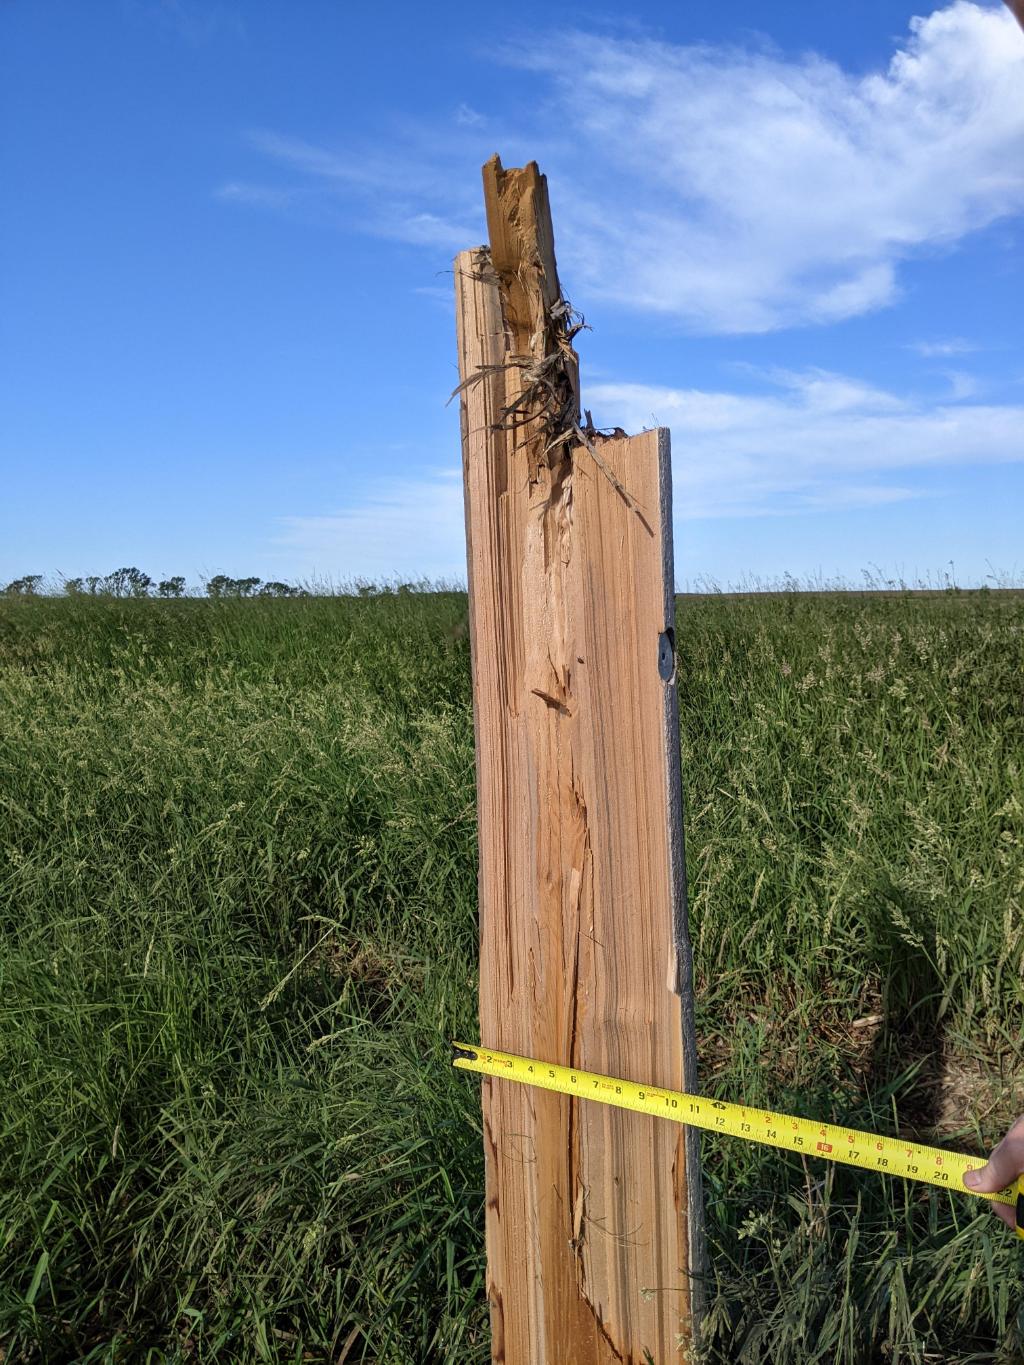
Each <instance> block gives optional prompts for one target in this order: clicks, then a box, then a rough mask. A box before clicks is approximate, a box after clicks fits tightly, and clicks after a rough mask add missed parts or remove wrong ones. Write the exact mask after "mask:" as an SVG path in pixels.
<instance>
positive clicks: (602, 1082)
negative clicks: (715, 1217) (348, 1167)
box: [452, 1043, 1024, 1236]
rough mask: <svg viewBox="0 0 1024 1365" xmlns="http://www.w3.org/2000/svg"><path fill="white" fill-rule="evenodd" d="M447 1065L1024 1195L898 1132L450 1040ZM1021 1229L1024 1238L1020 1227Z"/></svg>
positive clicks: (962, 1159) (814, 1151)
mask: <svg viewBox="0 0 1024 1365" xmlns="http://www.w3.org/2000/svg"><path fill="white" fill-rule="evenodd" d="M452 1049H453V1054H454V1056H453V1065H455V1066H456V1067H458V1068H459V1069H460V1070H462V1071H475V1072H478V1073H479V1074H481V1075H485V1076H497V1077H500V1078H502V1079H504V1080H510V1081H519V1082H521V1083H523V1084H525V1085H533V1086H538V1087H540V1088H541V1089H544V1090H553V1091H557V1092H558V1093H559V1094H562V1095H572V1096H577V1097H579V1098H580V1099H589V1100H593V1101H595V1102H597V1103H598V1104H611V1105H616V1106H617V1107H618V1108H620V1109H632V1110H634V1111H635V1112H637V1113H641V1114H652V1115H654V1116H655V1117H660V1118H669V1119H674V1120H675V1121H676V1122H677V1123H685V1124H689V1125H690V1126H691V1127H694V1128H704V1129H707V1131H708V1132H712V1133H725V1134H726V1135H728V1136H730V1137H738V1138H742V1139H744V1140H745V1141H747V1142H759V1143H762V1144H765V1145H767V1146H770V1147H779V1148H782V1149H784V1150H786V1151H791V1152H797V1153H799V1154H800V1155H802V1156H816V1157H821V1158H823V1159H824V1160H826V1161H838V1162H842V1163H843V1164H844V1165H847V1166H858V1167H860V1169H861V1170H867V1171H878V1172H880V1173H881V1174H883V1175H894V1176H899V1177H901V1178H903V1179H905V1180H920V1181H924V1182H926V1183H927V1184H930V1185H936V1186H938V1187H939V1188H940V1189H948V1190H957V1191H959V1192H960V1193H961V1194H969V1195H973V1196H974V1197H975V1198H976V1199H988V1200H991V1201H992V1202H994V1203H1000V1204H1010V1205H1013V1204H1017V1205H1018V1209H1019V1208H1020V1204H1019V1203H1018V1200H1019V1199H1021V1200H1024V1177H1022V1179H1021V1180H1019V1181H1017V1182H1015V1183H1014V1184H1013V1185H1008V1186H1006V1188H1005V1189H1002V1190H999V1191H997V1192H996V1193H995V1194H979V1193H978V1191H976V1190H969V1189H968V1188H967V1187H966V1186H965V1185H964V1182H963V1175H964V1172H965V1171H967V1170H970V1169H971V1167H973V1166H978V1165H980V1164H981V1159H980V1158H978V1157H974V1156H968V1155H967V1154H966V1153H964V1152H947V1151H943V1150H942V1149H941V1148H939V1147H927V1146H924V1145H923V1144H921V1143H916V1142H907V1141H905V1140H903V1139H900V1138H893V1137H884V1136H883V1135H882V1134H880V1133H868V1132H863V1131H861V1130H860V1129H857V1128H844V1127H842V1126H841V1125H838V1124H832V1123H819V1122H818V1121H817V1120H816V1119H805V1118H800V1117H798V1116H797V1115H795V1114H777V1113H775V1112H774V1111H772V1110H770V1109H751V1108H749V1107H747V1106H746V1105H740V1104H729V1103H727V1102H726V1101H725V1100H710V1099H706V1098H705V1097H703V1096H700V1095H687V1094H684V1093H683V1092H682V1091H679V1090H665V1089H662V1088H660V1087H654V1086H646V1085H641V1084H639V1083H638V1082H636V1081H626V1080H622V1079H620V1078H619V1077H616V1076H603V1075H600V1074H598V1073H597V1072H593V1071H579V1070H574V1069H573V1068H572V1067H567V1066H559V1065H557V1064H555V1063H553V1062H552V1063H549V1062H540V1061H537V1060H536V1059H535V1058H532V1057H519V1056H517V1055H516V1054H515V1053H511V1052H496V1051H494V1050H492V1049H488V1048H478V1047H473V1046H471V1045H469V1044H467V1043H454V1044H453V1045H452ZM1018 1231H1019V1232H1020V1235H1022V1236H1024V1231H1021V1230H1020V1229H1018Z"/></svg>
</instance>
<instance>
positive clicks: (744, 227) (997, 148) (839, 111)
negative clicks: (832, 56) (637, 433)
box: [228, 0, 1024, 355]
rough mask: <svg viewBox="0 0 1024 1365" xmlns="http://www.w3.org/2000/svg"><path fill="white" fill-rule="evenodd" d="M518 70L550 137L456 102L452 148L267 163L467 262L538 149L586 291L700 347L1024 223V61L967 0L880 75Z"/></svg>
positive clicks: (684, 59) (533, 49) (822, 315)
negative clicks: (661, 321) (500, 174)
mask: <svg viewBox="0 0 1024 1365" xmlns="http://www.w3.org/2000/svg"><path fill="white" fill-rule="evenodd" d="M505 50H506V51H507V50H508V49H507V48H506V49H505ZM551 54H554V55H551ZM514 60H516V61H517V63H518V64H519V66H520V67H522V68H524V69H526V70H527V71H529V72H532V73H533V75H534V77H535V78H536V80H537V82H538V89H537V91H536V97H535V98H534V99H533V100H532V101H530V104H531V106H532V107H533V108H535V109H537V110H541V109H543V110H544V111H545V118H544V121H543V122H542V121H541V119H540V116H539V115H532V114H524V113H522V112H521V111H518V112H517V114H516V116H515V119H514V121H513V122H511V123H509V122H508V121H505V122H504V125H503V126H502V124H501V121H500V120H498V121H496V120H494V119H493V118H488V120H487V125H486V131H482V130H481V126H480V125H481V123H482V122H483V115H482V114H480V113H479V112H478V111H477V110H475V109H471V108H470V107H469V106H467V105H464V104H463V105H460V106H458V108H457V109H456V110H455V112H454V114H453V115H451V116H450V117H449V118H448V120H447V123H446V125H445V128H444V130H443V136H441V135H440V133H441V131H442V130H440V129H439V128H438V127H437V126H433V127H431V128H427V127H425V125H424V124H423V123H422V122H420V123H418V124H416V125H408V126H406V127H405V128H404V129H402V128H396V129H395V130H394V131H393V134H392V135H391V136H389V138H388V139H386V140H381V142H380V144H379V145H377V146H375V147H367V148H362V149H358V150H357V151H355V152H353V151H351V150H349V151H346V152H344V153H342V152H339V151H336V150H332V149H330V148H326V147H320V146H315V145H313V144H311V143H308V142H305V141H303V140H301V139H297V138H290V137H284V136H282V135H281V134H279V133H274V132H264V133H258V134H254V135H253V139H252V140H253V145H254V146H255V147H256V148H257V149H258V150H260V151H261V152H262V153H263V154H264V155H265V156H267V157H268V158H270V159H272V160H274V161H275V162H276V163H277V164H278V165H279V166H282V167H286V168H288V169H289V170H290V171H291V172H292V173H293V174H294V175H296V176H297V177H300V178H301V179H302V180H303V181H304V182H306V183H308V184H312V185H319V186H320V187H321V189H322V191H323V192H324V193H329V194H333V195H335V196H339V197H341V198H346V197H347V198H349V199H351V200H353V201H355V202H358V203H359V204H360V206H361V212H360V213H359V214H353V215H352V216H351V220H350V221H351V223H352V225H353V226H358V227H359V228H361V229H362V230H366V231H371V232H375V233H378V234H379V235H381V236H386V237H392V238H396V239H399V240H402V241H406V242H412V243H417V244H420V245H423V246H426V247H430V248H440V247H445V248H447V249H449V250H453V249H455V248H457V247H459V246H468V245H472V244H473V243H474V242H475V241H476V240H478V239H479V236H480V227H479V224H480V214H479V207H478V197H479V196H478V188H477V187H478V181H477V168H478V165H479V161H480V159H481V158H482V156H484V155H486V154H487V153H488V152H489V151H490V150H492V147H491V145H487V146H486V147H485V146H484V145H483V140H484V138H485V137H486V138H487V140H488V143H489V144H490V143H493V144H494V145H499V146H501V147H502V149H503V151H504V154H505V156H506V159H508V160H511V158H512V156H514V155H517V154H518V152H519V149H520V148H521V147H522V145H523V143H524V142H526V143H528V145H529V146H530V147H531V148H532V152H531V154H533V155H537V156H539V157H540V158H542V159H543V164H544V166H545V169H546V170H547V171H548V172H549V176H550V179H551V182H552V189H553V194H554V197H555V198H556V202H557V208H558V216H559V222H558V226H559V248H560V258H561V259H562V261H563V263H564V264H565V265H566V266H567V267H568V272H567V273H568V274H569V276H570V277H571V279H572V281H573V284H574V287H575V288H577V289H578V288H580V287H582V288H583V289H584V290H585V292H586V294H587V296H588V297H590V298H600V297H604V298H609V299H614V300H616V301H618V302H619V303H621V304H622V305H624V306H627V307H629V308H635V309H640V310H644V311H648V312H655V313H662V314H666V315H670V316H672V317H673V318H675V319H678V320H680V321H681V322H682V323H683V324H684V325H686V326H687V327H688V328H689V329H691V330H694V331H704V332H765V331H770V330H772V329H775V328H780V327H785V326H790V325H794V324H808V323H811V324H827V323H830V322H836V321H839V320H841V319H843V318H848V317H853V316H857V315H860V314H863V313H867V312H870V311H872V310H874V309H878V308H882V307H885V306H886V305H888V304H890V303H892V302H893V301H894V300H895V299H896V298H897V297H898V295H899V291H900V266H901V263H902V262H903V261H905V260H906V259H908V258H909V257H911V256H913V255H914V254H915V253H918V252H921V251H934V250H935V249H936V248H937V247H939V248H951V247H953V246H954V245H955V244H956V243H957V242H959V241H960V240H961V239H963V238H964V237H965V236H966V235H967V234H969V233H971V232H973V231H975V230H977V229H980V228H982V227H985V226H986V225H988V224H991V223H993V222H994V221H996V220H998V219H1000V218H1002V217H1005V216H1007V215H1011V214H1016V213H1019V212H1021V211H1022V210H1024V99H1021V90H1022V89H1024V42H1022V41H1021V35H1020V33H1019V31H1018V29H1017V27H1016V25H1015V23H1014V20H1013V18H1012V16H1011V15H1010V14H1009V13H1008V12H1006V11H1005V10H1002V9H1001V8H994V7H991V6H986V5H982V4H977V3H972V2H971V0H954V3H953V4H950V5H948V6H946V7H945V8H941V9H937V10H935V11H934V12H933V13H931V14H930V15H928V16H927V17H926V18H917V19H912V20H911V23H910V30H909V32H908V34H907V35H906V37H905V38H904V39H903V40H902V42H901V43H900V44H899V46H898V47H897V48H896V49H895V50H894V53H893V56H892V59H891V61H890V62H889V64H888V66H887V67H886V69H884V70H881V71H876V72H873V73H870V74H868V75H860V74H857V75H855V74H852V73H850V72H848V71H845V70H844V69H843V68H842V67H840V66H838V65H837V64H836V63H834V62H831V61H826V60H825V59H824V58H822V57H819V56H815V55H813V54H810V55H805V56H801V57H799V58H787V57H784V56H779V55H773V54H771V53H766V52H764V51H762V50H754V49H753V48H750V49H744V48H739V47H736V46H731V47H721V46H720V47H716V46H713V45H708V44H701V45H691V46H687V45H679V44H671V43H663V42H654V41H650V40H647V39H643V38H633V37H631V38H622V37H607V36H595V35H593V34H585V33H580V32H568V33H563V34H560V35H558V38H557V41H556V42H555V41H553V42H550V43H540V44H537V43H532V44H531V45H530V46H529V47H525V46H524V47H523V48H522V49H521V50H520V51H519V52H518V55H517V56H516V57H515V58H514ZM526 78H528V77H524V79H526ZM552 127H554V128H556V129H557V130H558V131H557V134H553V133H552V132H551V131H550V130H551V128H552ZM613 187H614V192H613V193H612V194H611V195H610V196H609V194H608V193H606V191H610V190H611V189H612V188H613ZM228 197H230V196H228ZM268 202H269V201H268ZM954 344H955V343H954V342H942V341H936V342H922V343H920V346H921V347H922V348H924V347H940V346H943V345H946V346H951V345H954ZM954 353H955V352H954V351H951V350H947V351H942V352H939V351H930V352H929V351H927V350H922V354H946V355H950V354H954ZM956 353H958V352H956Z"/></svg>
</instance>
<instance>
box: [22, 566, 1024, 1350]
mask: <svg viewBox="0 0 1024 1365" xmlns="http://www.w3.org/2000/svg"><path fill="white" fill-rule="evenodd" d="M678 636H679V651H680V677H681V691H682V701H683V754H684V778H685V783H686V789H687V799H688V828H687V839H688V846H687V857H688V875H689V883H690V894H691V922H692V926H693V932H694V938H695V945H696V966H697V979H698V989H699V1020H700V1022H699V1035H700V1039H701V1047H702V1062H703V1069H704V1084H705V1087H706V1088H707V1089H708V1090H709V1091H712V1092H713V1093H716V1094H721V1095H723V1096H726V1095H728V1096H732V1097H736V1096H740V1095H742V1096H744V1097H745V1098H747V1099H749V1100H750V1101H751V1102H754V1103H763V1104H767V1105H771V1106H772V1107H778V1108H793V1109H796V1110H799V1111H801V1112H805V1113H808V1114H816V1115H821V1116H823V1117H824V1116H828V1117H832V1118H836V1119H841V1120H846V1121H849V1122H851V1123H857V1124H859V1125H861V1126H877V1127H879V1128H881V1129H884V1130H886V1131H897V1130H898V1131H902V1132H915V1133H918V1134H920V1135H924V1136H926V1137H927V1138H929V1139H930V1140H935V1139H938V1140H940V1141H948V1142H950V1143H951V1144H956V1145H961V1146H966V1147H968V1148H973V1149H975V1150H978V1151H981V1150H983V1149H984V1147H985V1146H986V1145H987V1144H989V1143H990V1142H991V1141H992V1140H994V1138H995V1137H997V1136H998V1135H999V1133H1000V1131H1001V1129H1002V1128H1003V1127H1004V1126H1005V1124H1006V1123H1007V1122H1008V1120H1009V1119H1010V1118H1011V1117H1012V1116H1013V1114H1014V1113H1015V1112H1016V1111H1017V1110H1018V1109H1019V1108H1022V1107H1024V1104H1022V1103H1021V1100H1022V1086H1021V1081H1020V1078H1021V1075H1022V1056H1021V1051H1022V1044H1021V1029H1020V1025H1021V1021H1022V1012H1021V1011H1022V1003H1024V992H1022V986H1021V981H1022V976H1021V966H1022V964H1021V953H1022V951H1024V949H1022V941H1024V931H1022V928H1021V918H1020V904H1021V897H1022V894H1024V857H1022V849H1021V840H1022V838H1024V775H1022V774H1024V600H1022V599H1020V598H1015V597H1011V596H1008V595H1002V594H987V595H986V594H962V595H959V596H956V597H941V596H940V597H937V598H934V599H928V600H922V599H919V598H914V597H910V596H908V595H895V596H892V597H886V598H878V599H856V598H852V597H843V596H837V595H830V596H825V597H818V598H815V597H807V596H801V595H799V594H788V595H786V596H785V597H782V598H774V599H772V598H759V599H755V598H720V599H715V598H709V599H703V600H699V601H697V602H692V601H691V602H688V603H687V604H686V606H685V609H684V611H683V613H682V616H681V620H680V628H679V632H678ZM470 701H471V699H470V688H469V662H468V644H467V638H466V630H465V602H464V599H463V598H462V597H461V596H460V595H458V594H456V593H446V594H438V595H408V596H398V595H394V596H387V597H378V598H371V599H367V600H358V599H353V598H334V599H319V598H306V599H296V600H285V601H257V602H249V601H242V602H238V601H235V602H231V601H221V602H218V601H212V602H202V601H190V600H183V601H179V602H167V603H154V602H147V601H132V600H124V601H103V600H90V599H70V600H66V601H50V600H46V599H26V600H11V601H5V602H3V603H2V604H0V765H2V770H3V774H4V777H3V783H2V789H0V973H2V981H0V1059H2V1069H0V1348H2V1352H3V1356H2V1358H3V1359H5V1360H8V1361H16V1360H33V1361H34V1360H42V1361H53V1362H61V1361H68V1362H70V1361H110V1362H115V1361H116V1362H120V1361H147V1362H157V1361H161V1362H162V1361H167V1362H170V1361H182V1362H185V1361H190V1362H191V1361H218V1362H220V1361H231V1362H235V1361H244V1362H248V1361H282V1362H290V1361H295V1362H299V1361H303V1360H306V1361H309V1360H313V1361H348V1362H355V1361H366V1362H369V1361H375V1362H385V1363H387V1365H399V1363H401V1365H408V1363H409V1362H420V1361H424V1362H426V1361H438V1362H441V1361H443V1362H456V1361H458V1362H463V1361H470V1362H471V1361H483V1360H486V1359H488V1358H489V1347H488V1337H487V1321H486V1307H485V1304H484V1300H483V1257H482V1235H481V1228H482V1209H481V1185H482V1169H481V1155H480V1148H481V1144H480V1133H479V1122H478V1096H477V1091H476V1089H475V1087H474V1086H473V1084H472V1082H471V1081H468V1080H467V1078H466V1077H465V1076H463V1075H461V1074H458V1075H457V1074H455V1073H453V1072H452V1070H451V1068H450V1066H449V1063H448V1050H447V1046H446V1040H447V1039H448V1038H449V1037H451V1036H456V1035H459V1034H462V1035H469V1036H473V1034H474V1032H475V962H476V926H475V816H474V808H473V771H472V770H473V753H472V721H471V709H470ZM705 1169H706V1178H707V1183H708V1212H709V1227H710V1235H711V1238H712V1254H713V1279H712V1283H711V1285H710V1286H709V1291H710V1297H711V1319H710V1327H709V1342H708V1350H707V1354H708V1357H709V1358H710V1359H714V1360H723V1361H724V1360H729V1361H749V1362H760V1361H773V1362H794V1363H795V1362H818V1361H820V1362H826V1361H828V1362H832V1361H835V1362H851V1363H852V1362H868V1361H876V1360H877V1361H883V1360H884V1361H900V1362H907V1363H908V1365H909V1363H910V1362H926V1361H951V1362H952V1361H955V1362H961V1361H962V1362H967V1361H998V1360H1007V1361H1008V1360H1013V1359H1017V1358H1019V1356H1020V1349H1019V1346H1018V1327H1017V1321H1016V1314H1017V1308H1018V1302H1019V1289H1020V1285H1019V1278H1018V1269H1017V1266H1018V1252H1017V1249H1016V1246H1015V1244H1014V1242H1013V1241H1012V1239H1011V1238H1009V1237H1007V1236H1006V1235H1005V1230H1004V1229H1003V1228H1002V1225H1001V1224H997V1223H996V1221H995V1220H994V1219H992V1218H991V1216H990V1215H989V1214H988V1213H987V1212H986V1211H984V1210H979V1209H978V1208H977V1207H976V1206H975V1205H974V1204H973V1203H972V1202H971V1201H969V1200H967V1199H966V1198H956V1197H953V1196H950V1195H947V1194H945V1193H939V1192H935V1191H931V1190H918V1189H915V1188H912V1187H909V1186H904V1185H902V1184H889V1183H886V1182H884V1181H881V1180H879V1179H878V1178H876V1177H872V1176H868V1175H864V1176H862V1175H860V1174H859V1173H857V1172H851V1171H846V1170H843V1171H831V1170H829V1169H828V1168H825V1167H823V1166H820V1165H818V1164H815V1165H813V1166H810V1165H808V1166H806V1167H805V1166H803V1165H802V1164H801V1163H800V1162H799V1160H798V1159H796V1158H789V1157H786V1156H783V1155H780V1154H779V1153H777V1152H773V1151H767V1150H765V1149H761V1148H757V1147H747V1146H741V1145H739V1144H735V1143H732V1144H730V1143H728V1142H727V1141H726V1140H721V1141H717V1142H716V1141H713V1140H710V1139H709V1140H707V1141H706V1144H705Z"/></svg>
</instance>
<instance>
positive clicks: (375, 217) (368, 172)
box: [216, 130, 480, 254]
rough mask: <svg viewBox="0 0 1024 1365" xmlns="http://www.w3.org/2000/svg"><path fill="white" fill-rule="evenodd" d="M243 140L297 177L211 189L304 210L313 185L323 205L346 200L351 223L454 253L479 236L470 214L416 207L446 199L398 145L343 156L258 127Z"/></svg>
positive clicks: (312, 198) (311, 200) (426, 170)
mask: <svg viewBox="0 0 1024 1365" xmlns="http://www.w3.org/2000/svg"><path fill="white" fill-rule="evenodd" d="M248 140H249V142H250V144H251V145H252V146H253V147H254V148H255V149H256V150H257V151H259V152H262V153H263V154H264V156H266V157H268V158H270V159H271V160H273V161H275V162H277V163H278V164H279V165H283V166H285V167H286V168H287V169H288V170H289V171H291V172H293V173H295V174H296V175H297V176H299V177H301V178H300V180H299V181H298V182H297V183H293V184H291V185H290V186H287V187H276V186H266V185H254V184H250V183H248V182H244V181H230V182H228V183H227V184H226V185H222V186H221V187H220V188H219V189H218V190H217V192H216V194H217V197H218V198H219V199H224V200H230V201H234V202H236V203H248V204H263V205H266V206H268V207H278V208H287V207H290V206H292V205H294V204H301V205H302V207H303V209H304V211H307V212H308V211H309V210H310V208H311V207H312V206H313V205H314V204H315V202H316V194H317V191H318V189H319V190H320V191H321V192H324V193H325V194H326V196H327V197H326V199H324V200H323V201H322V202H324V203H334V204H337V203H338V202H339V201H340V202H342V203H344V202H345V201H346V200H347V201H348V202H349V204H350V206H351V208H352V210H353V211H352V212H351V213H350V215H349V218H348V223H349V225H350V226H355V227H357V228H359V229H360V230H361V231H364V232H369V233H371V234H373V235H375V236H378V237H386V238H388V239H390V240H392V241H399V242H407V243H409V244H410V245H412V246H424V247H433V248H440V249H441V250H443V251H444V252H446V253H447V254H453V253H454V252H456V251H458V250H460V249H461V248H462V247H464V246H465V245H466V243H467V242H474V241H476V240H477V238H478V237H479V236H480V230H479V228H478V227H477V226H476V225H475V224H474V223H473V218H472V214H471V213H470V212H468V211H467V212H466V214H465V218H464V220H463V221H460V220H459V218H458V217H457V216H456V217H452V216H451V214H450V213H448V212H444V213H442V212H431V211H428V210H426V209H424V208H423V207H422V201H423V199H424V198H428V197H434V198H436V199H437V201H438V207H439V208H440V207H441V206H442V205H443V207H445V209H448V208H450V203H451V200H450V198H449V200H448V201H447V202H445V201H444V196H443V195H442V194H439V192H438V185H437V177H436V174H435V173H434V171H433V169H432V168H431V167H430V166H429V165H427V164H426V163H421V164H419V165H416V164H415V163H414V161H413V160H412V159H410V158H407V157H406V156H405V155H404V154H403V153H402V152H401V151H400V150H396V149H391V150H390V151H389V152H388V153H386V154H381V153H380V152H371V151H369V150H367V149H363V150H361V151H355V152H349V153H345V154H343V153H340V152H336V151H332V150H330V149H328V148H324V147H318V146H316V145H315V144H313V143H310V142H306V141H304V140H303V139H302V138H296V137H284V136H282V135H281V134H279V133H273V132H267V131H264V130H257V131H254V132H251V133H250V134H249V139H248Z"/></svg>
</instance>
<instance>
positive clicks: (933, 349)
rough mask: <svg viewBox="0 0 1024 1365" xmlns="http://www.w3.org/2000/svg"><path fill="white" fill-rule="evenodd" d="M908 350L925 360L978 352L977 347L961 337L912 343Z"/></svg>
mask: <svg viewBox="0 0 1024 1365" xmlns="http://www.w3.org/2000/svg"><path fill="white" fill-rule="evenodd" d="M908 350H911V351H916V352H917V354H918V355H923V356H924V358H925V359H926V360H934V359H936V358H941V357H944V356H952V355H969V354H970V353H971V352H972V351H976V350H978V347H977V346H975V345H974V344H973V343H972V342H970V341H965V340H964V339H963V337H950V338H949V340H948V341H914V342H912V343H911V344H910V346H909V347H908Z"/></svg>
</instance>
